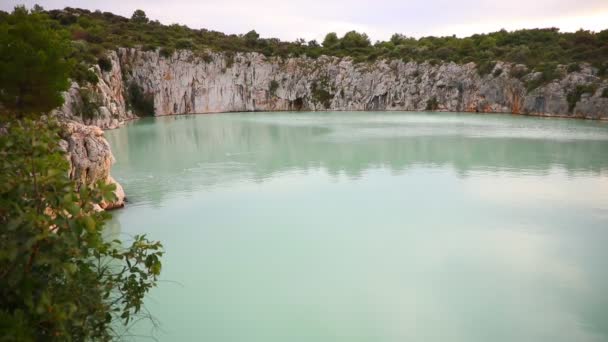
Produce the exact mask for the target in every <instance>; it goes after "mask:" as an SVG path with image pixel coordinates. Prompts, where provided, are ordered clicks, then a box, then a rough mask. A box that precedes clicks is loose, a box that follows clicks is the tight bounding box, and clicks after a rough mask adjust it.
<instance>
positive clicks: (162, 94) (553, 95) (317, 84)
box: [117, 49, 608, 119]
mask: <svg viewBox="0 0 608 342" xmlns="http://www.w3.org/2000/svg"><path fill="white" fill-rule="evenodd" d="M117 55H118V58H119V64H120V68H122V70H123V75H124V77H125V79H124V80H123V81H124V83H125V84H126V83H131V82H134V83H135V84H137V85H139V86H140V87H141V89H142V90H143V92H144V93H146V94H151V95H153V98H154V107H155V110H156V115H170V114H185V113H209V112H230V111H275V110H415V111H422V110H427V109H432V110H439V111H464V112H504V113H517V114H529V115H547V116H571V117H581V118H590V119H599V118H608V98H606V97H603V96H602V93H603V91H604V89H606V88H608V83H607V82H606V81H603V80H601V79H600V78H599V77H597V76H595V75H594V74H595V72H596V71H595V70H593V69H592V68H591V67H589V66H584V67H583V68H582V70H581V71H579V72H573V73H567V72H566V70H565V68H564V67H561V68H560V69H559V71H560V73H561V75H562V76H561V78H559V79H557V80H555V81H553V82H551V83H549V84H547V85H545V86H542V87H540V88H537V89H535V90H533V91H531V92H527V90H526V87H525V82H526V81H529V80H533V79H534V78H536V77H540V74H538V73H528V74H527V75H525V76H523V77H521V79H519V78H515V77H512V76H511V74H512V73H511V70H512V69H514V68H518V69H523V70H524V74H525V73H527V71H525V67H524V66H521V65H519V66H517V65H513V64H509V63H502V62H499V63H497V64H496V66H495V67H494V69H493V70H492V71H491V72H490V73H489V74H488V75H486V76H483V77H482V76H480V75H479V73H478V72H477V70H476V66H475V64H474V63H469V64H464V65H458V64H455V63H446V64H439V65H431V64H429V63H413V62H410V63H404V62H402V61H399V60H392V61H385V60H383V61H377V62H375V63H371V64H367V63H365V64H356V63H353V62H352V60H351V59H349V58H342V59H340V58H337V57H326V56H324V57H320V58H318V59H310V58H289V59H280V58H275V57H272V58H267V57H265V56H263V55H260V54H257V53H238V54H236V55H234V56H232V57H230V56H226V55H224V54H221V53H208V54H206V55H204V56H197V55H196V54H194V53H192V52H190V51H178V52H176V53H174V54H173V55H172V56H170V57H162V56H161V55H160V54H159V53H158V52H154V51H149V52H144V51H140V50H136V49H120V50H119V51H118V54H117ZM117 68H118V67H117ZM587 85H589V86H592V87H591V88H592V91H593V93H583V94H582V95H581V96H580V99H579V100H578V101H576V104H575V105H574V107H573V108H571V106H570V105H569V101H568V95H569V94H571V93H573V92H575V91H576V88H577V86H587ZM123 87H124V85H123Z"/></svg>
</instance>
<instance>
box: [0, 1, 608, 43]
mask: <svg viewBox="0 0 608 342" xmlns="http://www.w3.org/2000/svg"><path fill="white" fill-rule="evenodd" d="M21 3H24V4H25V5H26V6H33V5H34V4H35V3H39V4H40V5H42V6H43V7H45V8H47V9H55V8H63V7H66V6H70V7H83V8H87V9H90V10H96V9H100V10H102V11H109V12H113V13H117V14H120V15H123V16H130V15H131V13H132V12H133V11H134V10H135V9H138V8H141V9H143V10H144V11H146V13H147V14H148V17H150V18H152V19H158V20H159V21H161V22H162V23H165V24H172V23H179V24H184V25H187V26H190V27H192V28H207V29H211V30H216V31H221V32H225V33H235V34H239V33H245V32H247V31H249V30H252V29H255V30H256V31H258V32H259V33H260V34H261V35H262V37H277V38H281V39H284V40H294V39H297V38H304V39H306V40H310V39H317V40H320V39H322V38H323V37H324V36H325V34H326V33H327V32H332V31H335V32H337V33H339V34H343V33H345V32H346V31H349V30H352V29H355V30H358V31H364V32H366V33H367V34H368V35H369V36H370V37H371V38H372V40H386V39H388V38H389V37H390V36H391V35H392V34H393V33H396V32H397V33H402V34H406V35H408V36H414V37H420V36H425V35H441V36H445V35H452V34H456V35H457V36H468V35H471V34H474V33H483V32H490V31H496V30H500V29H501V28H505V29H508V30H513V29H520V28H535V27H559V28H561V29H562V30H565V31H574V30H577V29H578V28H585V29H591V30H595V31H599V30H602V29H606V28H608V27H606V26H607V25H606V24H605V23H608V2H606V1H605V0H581V1H576V2H574V1H570V0H536V1H523V0H510V1H500V2H499V1H490V0H461V1H458V2H454V1H451V0H410V1H401V0H384V1H373V2H372V1H368V0H349V1H347V0H333V1H332V0H307V1H305V2H302V1H297V2H296V1H286V0H258V1H251V0H224V1H222V2H219V1H211V0H202V1H194V0H174V1H171V2H167V1H160V0H147V1H143V0H136V1H125V0H122V1H118V0H104V1H100V0H91V1H86V2H83V1H73V0H47V1H43V0H38V1H35V0H34V1H32V0H8V1H3V3H2V4H1V5H0V8H2V9H3V10H10V9H12V8H13V7H14V6H15V5H16V4H21Z"/></svg>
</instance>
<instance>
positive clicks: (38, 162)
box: [0, 120, 163, 341]
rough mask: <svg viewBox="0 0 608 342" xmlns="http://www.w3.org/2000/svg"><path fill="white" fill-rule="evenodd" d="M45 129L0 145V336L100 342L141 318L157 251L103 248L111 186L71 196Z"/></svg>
mask: <svg viewBox="0 0 608 342" xmlns="http://www.w3.org/2000/svg"><path fill="white" fill-rule="evenodd" d="M60 134H62V133H61V130H60V128H59V127H58V125H57V124H56V123H54V122H42V121H38V122H35V121H31V120H23V121H12V122H11V123H10V125H9V126H8V129H7V133H6V134H2V135H0V154H1V155H2V158H1V160H2V161H1V162H0V227H2V229H0V336H2V340H4V341H108V340H112V339H115V338H118V337H119V336H117V335H116V333H115V332H114V329H115V328H117V327H120V326H121V325H124V326H127V325H128V324H129V323H130V322H132V321H134V320H135V319H139V318H143V315H142V312H141V309H142V300H143V297H144V295H145V294H146V293H147V292H148V291H149V290H150V289H151V288H152V287H154V286H155V285H156V281H157V277H158V275H159V273H160V269H161V263H160V257H161V256H162V254H163V252H162V246H161V245H160V244H159V243H158V242H151V241H148V240H147V239H146V238H145V237H143V236H137V237H135V241H134V242H133V244H132V245H131V246H130V247H126V248H125V247H123V246H122V244H121V243H120V241H105V240H104V238H103V237H102V232H103V227H104V224H105V222H106V221H107V219H108V218H109V214H108V213H106V212H97V211H96V210H95V208H94V207H95V205H96V204H98V203H100V202H101V201H102V200H108V201H109V200H113V199H114V194H113V190H114V185H111V186H109V185H105V184H103V183H99V184H97V185H95V186H93V187H91V188H89V187H86V186H81V187H80V189H76V188H75V185H74V183H73V181H71V180H70V179H69V178H68V170H69V166H68V162H67V160H66V158H65V155H64V153H63V152H61V150H60V147H59V141H60V138H59V135H60Z"/></svg>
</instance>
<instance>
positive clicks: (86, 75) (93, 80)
mask: <svg viewBox="0 0 608 342" xmlns="http://www.w3.org/2000/svg"><path fill="white" fill-rule="evenodd" d="M70 77H71V78H72V80H74V81H76V82H78V84H80V85H85V84H93V85H95V84H97V82H99V78H98V77H97V75H96V74H95V72H93V70H91V69H89V68H88V67H87V66H86V65H84V64H82V63H79V64H77V65H75V66H74V68H73V69H72V72H71V75H70Z"/></svg>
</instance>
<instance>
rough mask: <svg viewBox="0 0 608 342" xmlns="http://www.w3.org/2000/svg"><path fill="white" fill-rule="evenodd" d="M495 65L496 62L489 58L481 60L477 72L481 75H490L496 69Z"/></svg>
mask: <svg viewBox="0 0 608 342" xmlns="http://www.w3.org/2000/svg"><path fill="white" fill-rule="evenodd" d="M495 66H496V62H493V61H488V60H484V61H481V62H479V63H478V64H477V73H478V74H479V76H485V75H488V74H489V73H491V72H492V70H494V67H495Z"/></svg>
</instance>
